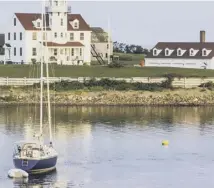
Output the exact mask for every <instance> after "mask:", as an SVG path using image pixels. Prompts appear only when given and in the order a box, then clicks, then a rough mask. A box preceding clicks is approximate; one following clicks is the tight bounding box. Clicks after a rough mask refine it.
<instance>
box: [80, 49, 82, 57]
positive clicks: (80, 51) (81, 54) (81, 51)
mask: <svg viewBox="0 0 214 188" xmlns="http://www.w3.org/2000/svg"><path fill="white" fill-rule="evenodd" d="M80 56H82V48H80Z"/></svg>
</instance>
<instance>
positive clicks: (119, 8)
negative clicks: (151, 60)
mask: <svg viewBox="0 0 214 188" xmlns="http://www.w3.org/2000/svg"><path fill="white" fill-rule="evenodd" d="M69 5H70V6H71V8H72V13H76V14H81V15H82V16H83V18H84V19H85V20H86V22H87V23H88V24H89V25H90V26H99V27H103V28H104V29H105V30H108V18H110V19H109V20H110V30H111V33H112V38H113V41H118V42H123V43H127V44H136V45H142V46H143V47H146V48H151V47H153V46H154V45H155V44H156V43H157V42H182V41H183V42H198V41H199V32H200V30H205V31H206V41H209V42H214V2H212V1H207V2H206V1H201V2H200V1H189V2H187V1H171V2H170V1H69ZM15 12H28V13H30V12H38V13H40V12H41V2H40V1H0V18H1V19H0V33H3V32H4V27H5V26H6V25H7V24H8V20H11V16H12V15H13V13H15Z"/></svg>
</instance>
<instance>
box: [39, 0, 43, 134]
mask: <svg viewBox="0 0 214 188" xmlns="http://www.w3.org/2000/svg"><path fill="white" fill-rule="evenodd" d="M43 24H44V5H43V0H42V24H41V45H42V51H41V55H42V58H41V70H40V71H41V76H40V134H41V135H42V128H43V105H42V104H43V58H44V51H43V45H44V44H43V33H44V32H43V29H44V27H43Z"/></svg>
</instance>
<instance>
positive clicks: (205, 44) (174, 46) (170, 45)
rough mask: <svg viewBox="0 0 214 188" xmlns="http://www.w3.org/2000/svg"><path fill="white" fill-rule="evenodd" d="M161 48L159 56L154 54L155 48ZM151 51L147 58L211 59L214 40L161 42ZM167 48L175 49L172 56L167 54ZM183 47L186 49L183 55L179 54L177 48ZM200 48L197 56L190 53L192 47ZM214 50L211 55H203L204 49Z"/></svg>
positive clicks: (213, 54)
mask: <svg viewBox="0 0 214 188" xmlns="http://www.w3.org/2000/svg"><path fill="white" fill-rule="evenodd" d="M154 48H156V49H161V50H162V51H161V53H160V54H159V55H157V56H153V49H154ZM154 48H152V50H151V51H150V52H149V54H148V55H147V57H146V58H181V59H182V58H185V59H186V58H191V59H201V58H203V59H211V58H212V57H214V42H159V43H157V44H156V45H155V47H154ZM166 48H169V49H172V50H174V51H173V53H172V54H171V55H170V56H165V53H164V50H165V49H166ZM179 48H181V49H182V50H186V52H185V53H184V54H183V55H182V56H177V49H179ZM191 48H192V49H194V50H199V51H198V52H197V53H196V55H195V56H190V55H189V50H190V49H191ZM204 48H205V49H207V50H212V51H211V52H210V53H209V55H207V56H202V49H204Z"/></svg>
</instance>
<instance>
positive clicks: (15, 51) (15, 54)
mask: <svg viewBox="0 0 214 188" xmlns="http://www.w3.org/2000/svg"><path fill="white" fill-rule="evenodd" d="M14 56H16V48H14Z"/></svg>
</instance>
